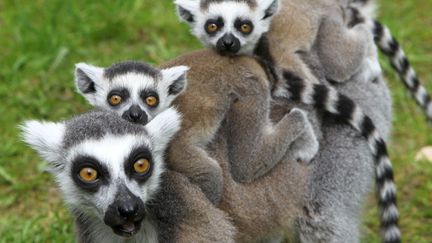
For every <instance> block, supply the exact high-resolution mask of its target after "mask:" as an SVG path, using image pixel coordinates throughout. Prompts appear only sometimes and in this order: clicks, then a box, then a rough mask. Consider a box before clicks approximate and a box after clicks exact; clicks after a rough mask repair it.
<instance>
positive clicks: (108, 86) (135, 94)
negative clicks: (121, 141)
mask: <svg viewBox="0 0 432 243" xmlns="http://www.w3.org/2000/svg"><path fill="white" fill-rule="evenodd" d="M188 69H189V68H188V67H186V66H176V67H172V68H167V69H162V70H159V69H156V68H153V67H151V66H149V65H147V64H145V63H142V62H133V61H125V62H120V63H117V64H114V65H112V66H110V67H108V68H101V67H96V66H92V65H88V64H85V63H78V64H76V68H75V81H76V86H77V89H78V92H79V93H81V94H82V95H83V96H84V97H85V98H86V99H87V100H88V102H90V104H92V105H93V106H96V107H100V108H104V109H108V110H113V111H115V112H116V113H117V114H118V115H120V116H121V117H123V118H124V119H126V120H128V121H131V122H134V123H139V124H146V123H147V122H148V121H150V120H151V119H153V118H154V117H155V116H156V115H157V114H159V113H160V112H162V111H163V110H165V109H167V108H168V107H169V106H170V105H171V102H172V101H173V100H174V98H176V97H177V96H178V95H179V94H180V93H182V92H183V90H185V88H186V72H187V70H188Z"/></svg>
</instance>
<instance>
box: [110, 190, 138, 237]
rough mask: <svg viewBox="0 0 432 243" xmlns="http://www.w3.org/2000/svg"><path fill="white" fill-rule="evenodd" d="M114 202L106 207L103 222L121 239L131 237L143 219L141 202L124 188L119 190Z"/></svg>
mask: <svg viewBox="0 0 432 243" xmlns="http://www.w3.org/2000/svg"><path fill="white" fill-rule="evenodd" d="M115 198H116V199H115V201H114V202H113V203H112V204H111V205H109V206H108V210H107V211H106V213H105V217H104V222H105V224H106V225H108V226H110V227H111V228H112V230H113V231H114V233H116V234H117V235H120V236H123V237H132V236H133V235H135V234H136V233H137V232H138V231H139V229H140V227H141V222H142V221H143V219H144V218H145V215H146V214H145V209H144V203H143V201H142V200H141V199H140V198H138V197H137V196H135V195H134V194H133V193H132V192H131V191H129V189H127V188H126V187H122V188H119V192H118V193H117V194H116V196H115Z"/></svg>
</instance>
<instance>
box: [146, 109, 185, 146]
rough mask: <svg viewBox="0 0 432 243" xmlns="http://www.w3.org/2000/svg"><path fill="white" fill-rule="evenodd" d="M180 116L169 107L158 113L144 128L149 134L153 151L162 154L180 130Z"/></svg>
mask: <svg viewBox="0 0 432 243" xmlns="http://www.w3.org/2000/svg"><path fill="white" fill-rule="evenodd" d="M180 124H181V115H180V113H178V111H177V110H176V109H175V108H173V107H170V108H168V109H166V110H165V111H163V112H161V113H159V114H158V115H157V116H155V118H153V119H152V120H151V121H150V122H149V123H147V125H146V126H145V128H146V130H147V131H148V133H149V134H150V139H151V141H152V144H153V146H154V147H153V149H154V151H157V152H161V153H163V152H164V151H165V149H166V147H167V146H168V144H169V142H171V139H172V138H173V137H174V135H175V134H176V133H177V132H178V130H180Z"/></svg>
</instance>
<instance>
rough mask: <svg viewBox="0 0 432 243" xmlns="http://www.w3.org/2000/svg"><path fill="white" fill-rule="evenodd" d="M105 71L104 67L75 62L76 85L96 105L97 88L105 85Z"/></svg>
mask: <svg viewBox="0 0 432 243" xmlns="http://www.w3.org/2000/svg"><path fill="white" fill-rule="evenodd" d="M103 72H104V69H103V68H101V67H96V66H92V65H89V64H86V63H78V64H75V85H76V87H77V90H78V92H79V93H80V94H82V95H83V96H84V98H86V99H87V101H88V102H90V104H92V105H95V96H96V91H97V89H98V88H100V87H102V85H103V83H102V82H103Z"/></svg>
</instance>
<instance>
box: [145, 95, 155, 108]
mask: <svg viewBox="0 0 432 243" xmlns="http://www.w3.org/2000/svg"><path fill="white" fill-rule="evenodd" d="M145 103H146V104H147V105H149V106H151V107H155V106H157V104H158V98H157V97H156V96H148V97H147V98H145Z"/></svg>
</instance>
